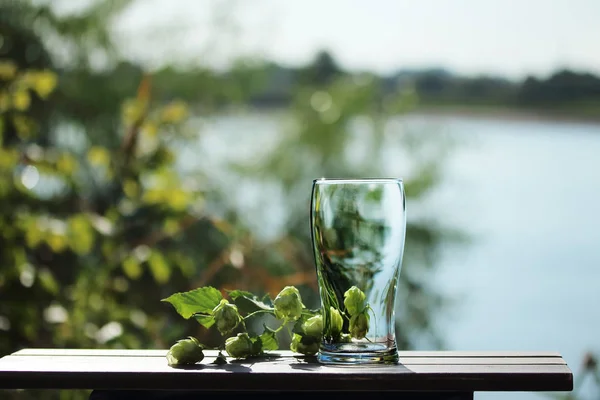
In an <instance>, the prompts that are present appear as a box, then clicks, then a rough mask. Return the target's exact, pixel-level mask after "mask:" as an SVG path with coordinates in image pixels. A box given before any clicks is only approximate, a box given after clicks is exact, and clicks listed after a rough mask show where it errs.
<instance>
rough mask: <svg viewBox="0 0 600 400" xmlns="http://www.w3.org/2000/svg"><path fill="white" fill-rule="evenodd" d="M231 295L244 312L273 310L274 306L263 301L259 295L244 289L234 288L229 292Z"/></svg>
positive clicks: (239, 308)
mask: <svg viewBox="0 0 600 400" xmlns="http://www.w3.org/2000/svg"><path fill="white" fill-rule="evenodd" d="M228 294H229V297H231V300H233V303H234V304H235V305H236V306H237V308H238V310H239V311H240V312H242V313H252V312H255V311H259V310H265V311H272V310H273V307H272V306H269V305H268V304H265V303H264V302H262V301H261V300H260V299H259V298H258V297H256V296H255V295H253V294H252V293H250V292H245V291H243V290H232V291H229V292H228Z"/></svg>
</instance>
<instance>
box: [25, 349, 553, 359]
mask: <svg viewBox="0 0 600 400" xmlns="http://www.w3.org/2000/svg"><path fill="white" fill-rule="evenodd" d="M205 353H206V354H216V351H215V350H206V351H205ZM274 353H276V354H280V355H282V356H286V357H292V356H294V355H297V354H295V353H292V352H291V351H289V350H280V351H276V352H274ZM117 354H118V355H124V356H130V357H136V356H143V357H164V356H165V355H166V354H167V350H166V349H164V350H121V349H23V350H19V351H17V352H15V353H13V355H20V356H24V355H35V356H42V355H72V356H75V355H79V356H102V355H117ZM398 355H399V356H400V357H424V358H426V357H434V358H445V357H452V358H457V357H466V358H490V357H498V358H506V357H519V358H526V357H532V358H537V357H545V358H548V357H558V358H561V355H560V353H558V352H555V351H399V352H398Z"/></svg>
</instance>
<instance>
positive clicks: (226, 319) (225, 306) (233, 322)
mask: <svg viewBox="0 0 600 400" xmlns="http://www.w3.org/2000/svg"><path fill="white" fill-rule="evenodd" d="M213 316H214V318H215V322H216V325H217V329H218V330H219V333H221V335H223V336H225V335H226V334H228V333H229V332H231V331H232V330H233V329H234V328H235V327H236V326H238V324H239V323H240V321H241V320H242V317H241V316H240V313H239V312H238V309H237V307H236V306H235V305H234V304H230V303H229V302H228V301H227V300H226V299H223V300H221V302H220V303H219V304H218V305H217V306H216V307H215V308H214V309H213Z"/></svg>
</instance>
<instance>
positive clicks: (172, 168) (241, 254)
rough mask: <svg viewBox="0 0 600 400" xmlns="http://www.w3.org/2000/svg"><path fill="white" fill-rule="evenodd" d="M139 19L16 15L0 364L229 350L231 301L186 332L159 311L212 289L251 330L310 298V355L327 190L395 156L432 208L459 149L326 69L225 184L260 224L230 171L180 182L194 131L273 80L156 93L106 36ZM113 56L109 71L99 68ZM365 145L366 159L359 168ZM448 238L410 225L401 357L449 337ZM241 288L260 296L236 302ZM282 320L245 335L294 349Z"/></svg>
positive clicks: (5, 13) (196, 74) (49, 12)
mask: <svg viewBox="0 0 600 400" xmlns="http://www.w3.org/2000/svg"><path fill="white" fill-rule="evenodd" d="M129 3H130V2H128V1H123V2H114V1H107V2H101V1H97V2H95V1H92V2H90V5H89V7H88V8H84V9H82V11H81V12H78V13H77V14H59V13H57V12H56V11H55V10H54V8H53V7H52V6H51V2H50V1H41V2H40V1H36V2H33V1H17V2H10V1H9V2H1V3H0V35H2V37H3V39H4V42H3V43H4V44H6V43H10V44H11V46H10V47H2V48H1V50H2V52H1V58H2V60H1V61H2V62H1V63H0V263H1V265H2V266H3V267H2V268H1V269H0V317H1V318H0V320H1V321H0V322H1V323H0V355H3V354H7V353H9V352H12V351H15V350H17V349H19V348H21V347H76V348H85V347H88V348H104V347H124V348H167V347H168V346H169V345H170V344H172V343H174V342H175V341H176V340H177V339H178V338H182V337H188V336H192V337H197V338H198V340H199V341H202V342H203V343H206V344H209V345H211V346H213V345H215V346H216V344H217V343H221V342H222V339H223V338H222V337H221V335H220V333H219V332H218V329H216V327H215V328H214V329H213V328H212V326H213V325H214V324H215V322H216V321H215V317H214V315H213V314H212V312H213V310H214V308H215V307H216V306H217V305H218V304H219V303H220V300H221V299H222V297H220V298H219V299H216V297H217V296H216V293H215V292H214V291H211V293H212V294H206V293H203V296H204V295H206V296H204V297H202V296H200V297H199V298H196V297H192V298H191V299H190V302H191V304H188V305H185V306H183V305H180V307H182V308H181V309H182V310H183V314H182V315H184V316H185V315H187V318H188V319H189V321H186V322H188V323H181V322H180V321H178V320H177V321H175V320H174V319H173V316H172V313H170V312H169V311H171V310H169V308H168V307H165V303H161V302H157V301H149V299H155V298H156V297H157V295H158V296H160V298H162V297H167V296H169V295H171V294H172V293H180V294H182V293H186V291H191V290H193V289H194V288H198V287H201V288H206V287H208V286H212V287H214V288H215V290H217V291H218V292H219V293H221V296H222V294H228V296H229V300H230V301H231V303H232V304H234V305H235V306H236V307H237V308H238V312H239V313H240V314H243V315H246V316H247V315H253V316H252V317H251V318H257V317H258V316H260V315H268V314H269V313H270V312H272V310H274V305H273V303H272V301H271V300H270V299H271V298H272V297H274V296H275V295H276V294H277V293H278V292H279V290H280V288H282V287H285V286H295V287H297V290H298V292H299V293H300V294H301V295H302V299H303V302H302V304H303V310H304V312H306V313H304V312H303V314H302V315H301V316H300V317H299V319H298V320H297V321H296V324H294V328H293V332H294V333H295V334H297V335H299V336H300V339H297V340H300V342H297V343H296V345H298V343H300V344H302V345H306V346H311V345H313V344H314V340H313V341H312V342H311V340H312V339H310V338H311V337H313V336H310V335H304V331H303V324H304V322H306V320H307V319H308V318H310V317H311V316H313V315H315V314H316V313H317V311H318V310H315V308H316V307H317V304H318V294H317V290H316V277H315V273H314V261H313V259H312V255H311V252H310V248H311V247H310V237H309V230H308V229H307V225H306V223H307V221H308V216H307V211H308V207H307V204H308V203H309V195H310V193H309V192H310V188H309V187H308V185H310V182H311V181H312V179H314V178H316V177H321V176H367V175H371V176H374V175H380V174H383V173H384V169H383V168H382V165H381V163H380V161H381V160H382V159H383V156H382V154H383V151H384V150H385V148H386V147H390V146H396V147H398V148H400V149H404V150H407V154H403V155H398V157H406V159H407V160H408V162H409V163H410V164H411V168H410V171H411V173H410V176H408V175H409V174H408V173H406V171H405V170H404V169H402V168H400V167H394V168H393V169H392V170H386V171H385V173H387V174H392V175H397V176H403V177H404V178H405V182H407V184H406V190H407V195H408V198H409V200H412V201H418V200H419V199H420V198H421V197H422V196H424V195H425V194H426V193H428V191H429V190H430V189H431V188H432V187H434V186H435V185H436V183H437V182H438V180H439V179H441V173H440V170H441V165H440V160H441V158H440V157H438V156H435V157H432V158H431V159H428V158H426V157H424V156H422V154H423V153H424V149H431V148H432V147H439V151H438V152H437V153H436V154H438V155H439V154H444V153H445V152H446V150H447V148H446V147H444V146H441V145H440V146H437V144H435V146H432V145H431V143H425V142H424V140H423V139H421V137H420V136H419V135H418V134H410V133H402V132H397V131H394V130H391V131H390V124H391V123H392V122H393V120H394V118H396V117H397V116H398V115H399V113H402V112H404V111H406V110H407V109H409V108H410V107H411V106H412V105H413V104H414V102H415V96H414V92H411V91H410V90H407V91H401V92H397V91H394V92H390V91H389V90H387V89H386V88H385V87H384V86H383V85H382V83H381V82H380V81H379V80H378V79H375V77H374V76H372V75H369V74H360V75H356V76H354V75H351V74H348V73H345V72H343V71H340V70H339V67H338V66H337V65H336V64H335V62H334V61H333V60H332V59H330V60H329V61H328V60H327V58H326V57H320V60H321V61H323V62H319V63H315V64H314V65H312V66H307V68H306V71H305V72H306V75H305V76H312V75H310V74H313V73H314V74H316V75H314V76H319V79H316V78H315V79H314V80H313V79H312V78H307V79H306V80H305V81H303V82H301V83H298V84H297V85H293V89H292V90H291V92H288V94H287V96H288V100H289V103H287V104H288V105H289V107H286V109H285V110H284V114H285V119H284V120H282V122H281V124H280V125H278V128H277V130H278V131H277V135H276V137H274V138H272V140H271V142H273V144H274V148H275V149H276V151H267V152H265V153H264V154H256V155H255V157H253V160H252V161H249V162H248V163H246V162H236V163H234V164H232V165H230V166H227V167H226V169H227V171H220V172H227V176H228V179H229V183H231V184H232V186H241V184H242V183H251V184H252V186H256V187H260V188H261V189H260V190H259V192H260V193H259V194H260V196H258V200H257V202H258V207H257V209H258V211H257V212H253V213H251V215H249V216H245V215H241V213H240V212H239V210H238V208H237V204H238V199H237V196H236V195H232V193H231V192H230V191H229V190H228V189H227V188H226V187H224V186H220V184H221V183H222V182H221V181H220V178H219V177H216V175H217V174H215V173H214V172H215V171H212V170H206V169H203V168H198V169H195V170H192V171H190V170H189V169H187V168H186V169H182V168H181V165H180V162H181V159H180V154H179V153H178V149H182V148H184V149H185V148H188V149H196V147H194V146H195V144H196V143H197V139H198V136H197V134H200V135H201V134H202V132H201V131H200V129H199V127H198V125H195V123H196V122H195V117H197V116H208V117H212V116H217V114H216V113H217V112H220V111H222V108H221V107H224V106H229V105H245V104H247V100H248V97H249V96H255V95H256V93H260V91H261V88H260V87H257V86H256V85H258V83H263V82H264V83H265V84H267V85H268V84H269V82H268V80H265V79H264V78H265V74H270V73H271V72H273V73H277V71H276V69H275V67H274V66H273V65H271V64H261V63H254V64H253V63H249V62H247V60H245V61H243V62H240V63H239V64H237V65H236V66H235V68H233V69H232V70H231V71H228V72H226V73H217V72H215V71H210V70H208V69H207V68H205V67H203V66H195V67H193V68H188V69H182V68H180V67H176V66H173V67H170V66H165V67H164V68H163V69H162V70H159V71H158V72H157V73H156V74H153V75H152V76H150V75H148V74H146V73H145V72H144V70H143V68H141V67H140V66H138V65H135V64H134V63H132V62H131V61H130V60H127V59H125V58H123V57H121V56H120V55H119V52H118V51H117V50H116V48H115V47H114V46H113V45H114V43H113V39H112V37H111V35H110V33H109V32H108V30H107V27H108V26H110V25H111V21H113V19H114V18H115V17H117V16H118V15H119V13H120V12H121V11H123V10H124V8H125V7H126V6H127V4H129ZM63 49H70V51H69V52H68V53H69V56H68V57H65V53H64V52H63V51H62V50H63ZM98 55H100V56H101V58H103V57H105V59H106V65H105V66H104V67H103V68H92V67H91V64H92V63H91V60H92V59H93V58H94V57H97V56H98ZM265 71H267V72H265ZM269 71H270V72H269ZM269 76H270V75H269ZM321 78H322V79H321ZM259 86H260V85H259ZM278 88H279V86H277V87H276V89H278ZM52 89H54V90H52ZM275 95H277V96H278V95H279V94H278V93H275ZM188 117H191V118H189V119H188ZM242 124H243V122H242ZM357 125H361V126H363V128H365V129H364V130H363V131H362V133H361V134H360V135H358V134H357V131H356V129H355V128H356V126H357ZM244 129H245V127H244ZM386 132H387V133H386ZM357 143H360V147H361V149H362V152H361V153H362V154H360V155H359V156H349V155H348V154H349V151H350V149H351V148H355V147H356V144H357ZM230 144H231V145H232V146H233V145H234V143H230ZM203 156H204V154H202V153H201V152H200V151H198V152H197V153H195V154H194V157H195V158H197V159H203ZM425 177H426V178H425ZM273 191H274V192H275V193H281V199H280V201H281V202H282V203H283V204H285V212H284V215H282V216H281V218H282V219H283V223H282V229H281V230H280V231H279V232H278V233H277V235H275V237H273V238H272V239H269V240H267V241H265V240H264V239H262V238H261V235H262V234H263V233H264V230H266V224H264V223H263V220H266V218H265V213H269V212H271V210H272V207H270V204H271V203H270V201H271V200H272V193H273ZM249 201H250V200H249ZM434 222H435V221H433V222H431V221H423V222H421V221H411V222H409V225H408V237H407V240H408V241H407V253H406V256H405V263H404V268H403V271H405V272H406V273H403V275H402V277H401V286H400V289H399V293H402V294H403V296H402V297H403V298H405V299H406V301H403V302H400V304H399V308H400V310H401V312H399V313H398V315H399V316H400V319H399V324H400V325H401V327H402V329H398V330H397V331H398V332H399V334H398V342H399V346H400V347H401V348H410V346H411V344H412V343H413V341H412V339H411V338H412V337H413V336H418V335H421V334H422V333H423V332H429V333H431V332H432V331H433V327H432V322H431V321H432V320H433V317H434V315H435V314H434V312H435V311H436V309H438V308H439V306H440V305H441V303H442V299H441V298H440V297H439V295H438V294H437V293H436V292H435V291H433V290H432V289H431V287H430V286H429V284H428V279H427V277H428V275H427V272H428V271H430V270H431V269H432V268H433V267H434V266H435V260H436V259H435V255H436V249H437V248H438V247H439V246H440V245H441V244H442V243H445V242H446V241H447V240H448V237H449V235H448V232H447V231H446V230H444V228H443V227H442V226H439V225H437V224H435V223H434ZM234 287H237V288H242V289H244V291H236V290H234V291H229V292H228V290H227V289H230V288H234ZM253 293H256V294H258V295H254V294H253ZM174 296H175V295H174ZM211 296H214V297H211ZM175 298H177V299H178V301H179V299H180V298H179V297H175ZM175 298H173V299H175ZM198 299H200V301H199V302H200V303H202V304H203V305H204V306H203V307H201V308H199V309H198V308H197V304H196V303H195V302H196V300H198ZM205 300H206V302H205ZM205 303H206V304H205ZM340 317H341V315H340ZM269 318H272V317H267V321H258V320H256V321H254V320H252V319H248V320H247V321H246V320H245V323H247V324H248V328H249V329H250V328H256V329H255V330H256V332H257V333H256V334H255V335H254V334H253V335H252V339H251V340H253V351H255V350H256V348H258V347H260V348H261V349H263V350H272V349H274V348H275V347H277V348H285V347H287V346H289V345H291V343H292V341H293V340H294V339H293V337H290V336H285V335H284V336H282V335H280V334H279V332H275V331H276V329H277V328H273V329H272V328H270V327H269V323H270V322H272V320H270V319H269ZM260 322H264V324H260ZM255 323H256V324H258V327H256V326H254V324H255ZM291 324H292V322H290V325H291ZM240 325H241V324H240ZM240 325H238V326H237V327H236V328H235V329H241V327H240ZM251 325H252V326H251ZM207 328H210V329H207ZM235 329H234V331H235ZM434 337H435V335H434ZM344 338H345V336H344V335H340V340H343V339H344ZM257 343H259V345H257ZM73 393H74V394H73V396H75V397H77V396H78V395H81V393H75V392H73ZM18 396H20V397H19V398H25V397H26V394H19V395H18ZM32 396H35V394H33V395H32ZM58 396H59V395H58V394H57V395H56V397H54V398H57V397H58ZM61 396H69V394H64V393H63V394H61ZM49 398H53V395H51V396H50V397H49Z"/></svg>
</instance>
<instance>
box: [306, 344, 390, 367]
mask: <svg viewBox="0 0 600 400" xmlns="http://www.w3.org/2000/svg"><path fill="white" fill-rule="evenodd" d="M317 359H318V361H319V362H320V363H322V364H335V365H364V364H397V363H398V351H397V349H396V347H392V348H388V347H386V346H383V345H375V344H367V345H364V344H351V343H348V344H337V345H324V346H323V345H322V346H321V348H320V349H319V354H317Z"/></svg>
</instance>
